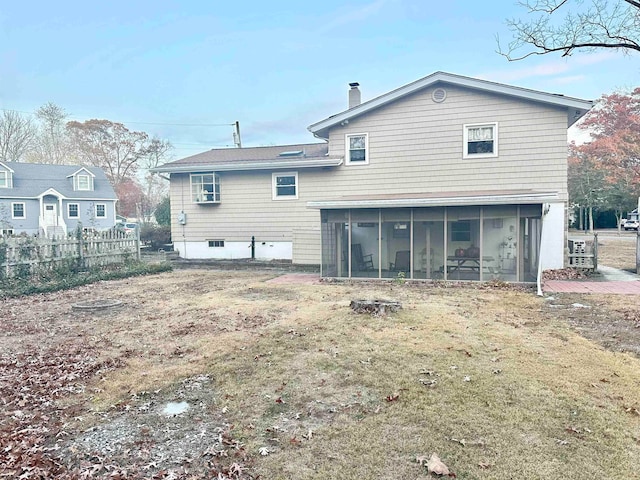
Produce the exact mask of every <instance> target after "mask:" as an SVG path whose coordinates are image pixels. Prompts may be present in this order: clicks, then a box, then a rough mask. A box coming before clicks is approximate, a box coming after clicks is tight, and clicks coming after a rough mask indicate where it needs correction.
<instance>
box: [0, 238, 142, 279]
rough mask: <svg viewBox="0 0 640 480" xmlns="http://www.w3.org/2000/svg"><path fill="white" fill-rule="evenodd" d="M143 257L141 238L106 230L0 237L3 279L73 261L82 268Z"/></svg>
mask: <svg viewBox="0 0 640 480" xmlns="http://www.w3.org/2000/svg"><path fill="white" fill-rule="evenodd" d="M139 259H140V239H139V238H138V237H137V236H134V235H128V234H125V233H123V232H115V231H107V232H97V233H89V234H83V235H81V236H76V235H72V236H68V237H57V238H56V237H53V238H49V237H33V236H11V237H0V278H3V277H4V278H5V279H9V278H12V277H15V276H18V275H19V276H22V277H24V276H29V275H35V274H37V273H39V272H43V271H47V270H52V269H54V268H56V266H59V265H63V264H65V263H66V264H70V263H73V264H74V265H75V267H76V268H78V269H79V270H85V269H89V268H92V267H96V266H104V265H110V264H114V263H123V262H125V261H128V260H139Z"/></svg>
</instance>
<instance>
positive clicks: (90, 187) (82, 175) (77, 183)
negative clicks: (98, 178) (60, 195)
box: [76, 174, 93, 192]
mask: <svg viewBox="0 0 640 480" xmlns="http://www.w3.org/2000/svg"><path fill="white" fill-rule="evenodd" d="M80 177H86V179H87V188H80ZM91 180H92V178H91V175H86V174H78V175H76V190H77V191H79V192H80V191H82V192H90V191H91V190H93V188H92V181H91Z"/></svg>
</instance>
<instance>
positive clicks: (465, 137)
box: [462, 122, 498, 158]
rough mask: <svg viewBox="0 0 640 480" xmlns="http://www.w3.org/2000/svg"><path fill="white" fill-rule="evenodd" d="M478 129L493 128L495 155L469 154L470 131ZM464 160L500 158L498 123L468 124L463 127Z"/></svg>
mask: <svg viewBox="0 0 640 480" xmlns="http://www.w3.org/2000/svg"><path fill="white" fill-rule="evenodd" d="M478 127H493V153H471V154H469V153H467V152H468V150H469V149H468V143H469V129H470V128H478ZM462 135H463V142H462V158H495V157H497V156H498V122H487V123H468V124H465V125H463V126H462Z"/></svg>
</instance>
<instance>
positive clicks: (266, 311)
mask: <svg viewBox="0 0 640 480" xmlns="http://www.w3.org/2000/svg"><path fill="white" fill-rule="evenodd" d="M603 261H604V260H603ZM271 277H273V274H270V273H264V272H246V271H233V272H230V271H212V270H204V269H201V270H179V271H175V272H171V273H165V274H160V275H156V276H153V277H144V278H134V279H127V280H121V281H113V282H108V283H101V284H97V285H93V286H87V287H81V288H78V289H75V290H72V291H69V292H64V293H58V294H51V295H40V296H37V297H31V298H26V299H12V300H9V301H7V305H5V306H4V307H3V308H4V311H5V312H8V314H7V315H5V316H4V317H3V319H2V320H0V324H2V325H1V326H2V331H3V332H4V333H3V335H2V336H0V354H3V355H19V354H20V353H26V354H28V353H29V351H30V350H31V349H33V348H35V346H36V345H37V348H39V349H46V348H47V346H50V345H54V344H57V345H60V344H62V345H73V344H83V345H85V346H86V347H87V348H91V349H93V351H95V352H97V353H96V354H98V352H99V355H101V356H102V357H103V358H109V359H115V360H117V362H116V363H117V365H119V367H118V368H115V369H113V370H111V371H108V372H103V373H101V374H100V375H99V376H96V377H94V378H93V379H92V380H91V383H90V384H88V385H87V387H86V389H84V391H83V392H79V393H77V394H76V395H75V396H73V398H66V399H62V400H61V401H63V402H76V403H79V404H80V405H81V407H79V408H80V409H81V410H82V411H81V412H80V414H76V416H75V417H74V418H68V419H65V422H66V425H67V427H66V430H67V431H68V432H69V438H68V440H65V442H66V443H65V445H63V446H64V447H65V448H64V449H63V450H62V451H64V452H72V453H73V455H71V454H70V453H66V454H65V455H67V457H68V458H67V459H66V461H67V462H81V461H83V460H86V459H88V458H90V456H91V452H90V451H88V450H86V449H85V450H83V447H82V442H81V441H80V440H79V439H80V438H81V436H82V435H83V433H82V432H86V431H87V428H89V427H94V428H95V427H97V428H100V427H101V426H104V425H106V424H108V423H109V422H115V421H116V420H117V421H118V422H121V421H123V419H125V420H126V421H127V422H129V423H128V424H127V425H129V427H127V428H130V429H132V430H133V431H135V432H138V431H139V432H140V433H139V434H136V435H138V437H139V438H137V437H136V438H134V439H132V440H130V445H128V448H130V449H131V450H132V451H133V450H135V449H136V448H141V447H140V445H144V448H146V449H148V451H150V452H153V451H154V448H159V446H158V445H154V444H153V442H152V441H150V440H149V438H153V437H152V436H151V437H150V435H152V434H153V432H151V433H150V432H149V429H151V430H152V431H153V430H154V429H159V430H161V429H163V428H165V427H166V426H165V425H164V423H163V422H168V421H169V420H167V419H165V418H164V417H162V416H161V415H156V416H155V417H153V418H155V420H153V422H151V420H149V418H150V417H148V416H147V417H145V419H146V420H145V422H147V423H145V425H146V426H145V427H144V428H141V427H140V425H141V420H140V419H139V418H138V417H136V415H140V413H137V412H142V411H143V404H144V403H145V402H146V404H150V405H154V406H155V405H161V404H162V402H164V401H167V400H172V399H180V398H182V397H180V395H178V394H177V393H176V392H177V391H178V390H179V389H180V388H182V387H181V385H184V380H185V379H192V378H198V376H202V375H207V376H208V377H207V378H208V379H210V382H209V383H207V385H206V386H205V387H202V389H201V390H199V391H198V392H197V394H193V395H192V396H191V397H189V401H190V402H191V403H193V404H196V403H200V404H202V405H205V406H206V408H205V409H204V410H203V411H202V412H203V413H202V414H199V416H198V417H197V418H195V417H194V420H193V422H194V425H193V430H194V432H195V431H197V430H198V429H200V428H201V427H202V425H208V423H207V422H208V421H209V420H211V419H215V421H217V422H219V423H220V424H221V425H222V424H224V425H226V426H227V428H228V429H229V431H230V432H232V435H233V437H234V439H235V441H237V442H240V443H241V444H242V448H243V451H244V452H245V454H246V457H245V458H244V462H245V465H246V467H247V468H248V470H246V471H245V474H246V475H248V476H251V477H252V478H257V477H258V476H260V478H263V479H297V480H300V479H329V478H332V479H333V478H335V479H379V478H398V479H400V478H402V479H427V478H431V476H430V475H429V474H428V473H427V470H426V468H425V467H424V466H421V465H420V464H419V463H418V462H416V457H420V456H425V455H426V456H427V457H428V456H430V455H431V453H433V452H436V453H437V454H438V455H439V456H440V458H441V459H442V460H443V462H444V463H446V464H447V465H448V466H449V468H450V469H451V470H452V471H453V472H455V474H456V476H457V478H460V479H480V478H482V479H545V480H546V479H559V478H562V479H569V480H571V479H576V480H577V479H580V480H582V479H587V478H616V479H633V478H640V414H639V410H640V359H639V358H638V357H637V356H634V355H632V354H628V353H619V352H612V351H608V350H605V349H604V348H603V347H601V346H599V345H597V344H596V343H594V342H592V341H590V340H587V339H586V338H584V337H583V336H580V335H579V334H578V333H576V331H575V329H574V327H573V326H572V324H570V323H569V322H568V319H569V317H571V319H572V320H573V322H574V323H573V325H575V322H578V323H579V322H580V316H581V315H583V314H585V315H586V314H587V313H586V312H587V309H581V308H579V307H575V308H573V307H571V306H569V307H566V308H565V307H563V308H554V307H552V305H551V302H549V301H547V300H545V299H542V298H539V297H536V296H535V295H534V293H533V291H532V290H526V289H511V288H504V287H503V288H500V286H494V288H490V287H486V286H484V287H479V286H475V287H474V286H445V285H440V284H419V285H412V284H408V283H407V284H398V283H393V282H392V283H384V284H380V283H364V282H359V283H325V284H318V285H305V284H290V285H276V284H272V283H268V282H267V280H269V279H270V278H271ZM96 297H108V298H114V299H120V300H123V301H124V302H125V305H124V306H123V307H120V308H119V309H117V310H114V312H113V313H111V312H109V311H101V312H95V313H85V312H76V311H73V310H71V307H70V305H69V303H71V302H78V301H81V300H89V299H94V298H96ZM357 298H368V299H374V298H384V299H392V300H397V301H400V302H402V304H403V306H404V308H403V309H402V310H401V311H399V312H398V313H395V314H390V315H388V316H385V317H374V316H369V315H362V314H356V313H354V312H352V311H351V309H350V308H349V302H350V301H351V300H352V299H357ZM581 301H582V303H583V304H588V303H589V301H590V300H589V298H588V297H582V298H581ZM600 303H601V305H600V307H599V308H607V306H606V304H607V301H605V300H601V301H600ZM615 303H616V300H612V303H611V305H615ZM583 312H584V313H583ZM612 312H613V310H612ZM613 314H614V313H612V315H613ZM153 408H155V407H153ZM76 410H77V409H76ZM166 428H168V427H166ZM202 429H203V427H202ZM203 432H204V429H203ZM185 442H186V441H185ZM212 442H213V440H212V437H211V436H209V435H208V434H204V433H203V434H202V437H201V440H200V441H199V445H198V446H199V447H200V451H195V452H191V455H192V456H195V457H197V456H200V457H201V456H202V455H203V453H204V452H205V451H206V449H207V448H208V447H209V446H210V444H211V443H212ZM69 445H73V447H72V448H71V447H69V448H68V446H69ZM236 446H237V445H236ZM111 447H112V448H115V447H114V446H113V444H112V445H111ZM67 448H68V449H67ZM196 450H197V449H196ZM147 453H148V452H147ZM205 454H206V453H205ZM119 462H120V464H121V465H123V466H126V464H123V463H122V462H123V460H119ZM132 462H133V461H132ZM163 462H164V463H163ZM161 467H162V468H164V469H165V470H166V469H170V468H174V467H176V465H171V464H169V463H167V460H166V459H165V460H162V461H158V465H157V469H160V468H161ZM148 468H149V470H148V471H147V474H148V475H149V478H151V477H150V475H151V474H152V473H153V472H154V468H155V467H154V466H153V465H151V466H150V467H148ZM185 478H187V477H185ZM238 478H240V477H238Z"/></svg>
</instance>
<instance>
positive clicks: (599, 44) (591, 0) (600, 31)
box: [498, 0, 640, 61]
mask: <svg viewBox="0 0 640 480" xmlns="http://www.w3.org/2000/svg"><path fill="white" fill-rule="evenodd" d="M519 5H521V6H522V7H524V8H525V9H526V10H527V14H529V15H534V18H533V19H531V20H527V21H524V20H520V19H509V20H507V22H506V23H507V26H508V27H509V29H510V30H511V32H512V34H513V40H512V41H511V42H510V43H509V44H508V47H507V48H506V49H505V50H503V49H502V47H501V46H500V42H499V40H498V53H499V54H500V55H503V56H505V57H506V58H507V59H509V60H510V61H513V60H522V59H523V58H526V57H529V56H531V55H545V54H547V53H553V52H562V56H563V57H564V56H568V55H571V54H572V53H573V52H574V51H575V50H577V49H582V50H587V51H589V50H594V49H598V48H612V49H621V50H623V51H625V52H629V51H638V52H640V0H527V1H524V2H519ZM559 12H566V13H565V16H564V18H558V17H559V15H560V13H559ZM523 49H524V51H523Z"/></svg>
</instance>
